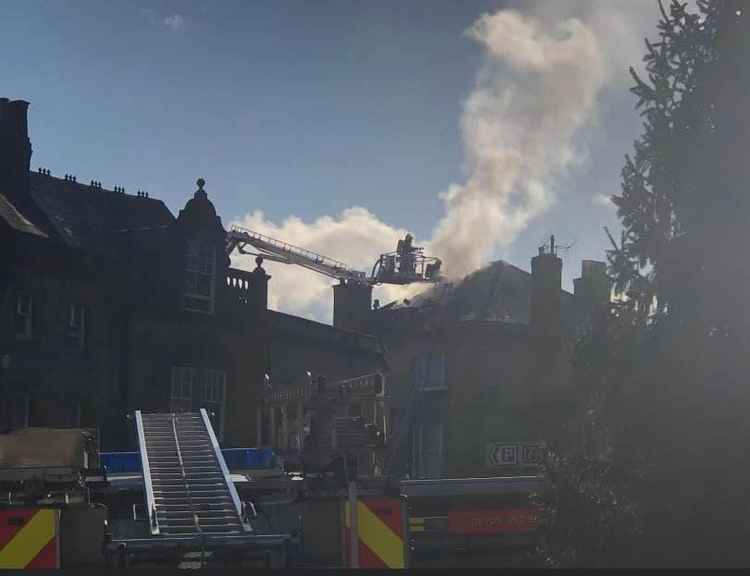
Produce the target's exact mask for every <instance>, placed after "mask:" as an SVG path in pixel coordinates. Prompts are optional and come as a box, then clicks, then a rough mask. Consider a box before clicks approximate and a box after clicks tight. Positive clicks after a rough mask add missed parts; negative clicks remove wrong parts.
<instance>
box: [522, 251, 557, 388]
mask: <svg viewBox="0 0 750 576" xmlns="http://www.w3.org/2000/svg"><path fill="white" fill-rule="evenodd" d="M556 252H557V251H556V247H555V237H554V236H551V237H550V244H549V247H546V246H540V248H539V254H537V255H536V256H534V257H533V258H532V259H531V310H530V311H529V312H530V314H529V317H530V318H529V332H530V343H531V349H532V358H533V360H532V366H535V369H534V370H533V374H532V384H531V385H532V394H534V395H537V394H544V391H546V390H549V389H551V388H554V387H556V384H557V383H556V382H555V379H556V378H559V374H558V370H557V367H558V363H559V356H560V350H561V343H562V315H561V291H562V260H561V259H560V258H559V257H558V256H557V253H556Z"/></svg>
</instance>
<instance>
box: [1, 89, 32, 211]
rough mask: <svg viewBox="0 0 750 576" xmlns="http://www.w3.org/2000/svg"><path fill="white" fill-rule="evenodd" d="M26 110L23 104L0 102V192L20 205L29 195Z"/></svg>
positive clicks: (29, 152) (22, 102)
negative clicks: (0, 190)
mask: <svg viewBox="0 0 750 576" xmlns="http://www.w3.org/2000/svg"><path fill="white" fill-rule="evenodd" d="M28 107H29V103H28V102H26V101H24V100H9V99H8V98H0V189H2V192H3V193H4V194H7V195H9V196H10V198H11V199H13V200H14V201H15V202H18V203H20V204H23V203H24V202H23V200H25V199H26V198H27V197H28V192H29V166H30V162H31V142H30V141H29V130H28V120H27V111H28ZM19 201H21V202H19Z"/></svg>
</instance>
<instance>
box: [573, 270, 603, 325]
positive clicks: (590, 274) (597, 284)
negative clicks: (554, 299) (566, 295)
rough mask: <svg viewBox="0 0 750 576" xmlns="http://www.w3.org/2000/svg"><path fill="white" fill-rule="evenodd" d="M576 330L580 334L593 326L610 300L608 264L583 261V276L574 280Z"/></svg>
mask: <svg viewBox="0 0 750 576" xmlns="http://www.w3.org/2000/svg"><path fill="white" fill-rule="evenodd" d="M573 294H574V297H575V298H574V300H575V312H576V330H577V331H578V333H579V334H581V333H584V332H586V331H587V330H590V329H591V328H593V325H594V323H595V322H596V321H597V319H598V318H600V317H601V314H603V313H605V312H606V310H607V304H608V303H609V300H610V281H609V277H608V276H607V265H606V263H604V262H598V261H596V260H582V261H581V277H580V278H575V279H574V280H573Z"/></svg>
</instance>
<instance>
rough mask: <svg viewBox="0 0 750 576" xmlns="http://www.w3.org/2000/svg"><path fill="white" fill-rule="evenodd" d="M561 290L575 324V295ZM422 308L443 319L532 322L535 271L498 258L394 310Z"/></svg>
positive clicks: (565, 316)
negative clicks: (530, 317)
mask: <svg viewBox="0 0 750 576" xmlns="http://www.w3.org/2000/svg"><path fill="white" fill-rule="evenodd" d="M560 292H561V294H560V296H561V307H562V311H561V312H562V320H563V324H564V325H566V326H572V324H573V322H574V314H575V311H574V307H573V306H574V305H573V295H572V294H571V293H570V292H567V291H565V290H560ZM419 308H432V309H433V310H435V312H437V311H439V313H440V315H441V318H442V319H443V320H448V321H453V322H461V321H472V320H482V321H486V320H491V321H500V322H506V323H514V324H528V323H529V312H530V309H531V273H530V272H527V271H526V270H522V269H521V268H518V267H517V266H514V265H513V264H509V263H508V262H505V261H504V260H497V261H495V262H491V263H490V264H488V265H487V266H485V267H483V268H480V269H479V270H476V271H475V272H472V273H471V274H468V275H467V276H464V277H463V278H461V279H460V280H457V281H455V282H445V283H441V284H437V285H435V286H431V287H430V288H428V289H427V290H425V291H424V292H422V293H420V294H419V295H417V296H415V297H414V298H412V300H411V301H410V302H409V304H408V305H403V304H398V305H396V306H393V307H392V308H391V309H396V310H405V309H419Z"/></svg>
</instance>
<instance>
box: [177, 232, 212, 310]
mask: <svg viewBox="0 0 750 576" xmlns="http://www.w3.org/2000/svg"><path fill="white" fill-rule="evenodd" d="M186 244H187V246H186V250H185V260H184V266H183V276H184V282H183V297H182V303H183V309H184V310H185V311H187V312H198V313H201V314H213V313H214V307H215V300H216V260H217V259H216V246H214V245H212V244H210V243H208V242H206V241H204V240H197V239H188V240H187V242H186ZM203 250H207V252H208V254H204V253H203V252H202V251H203ZM205 256H208V257H207V258H205V259H204V257H205ZM201 276H203V277H208V281H209V285H208V294H203V293H201V292H199V291H198V289H197V286H198V280H199V279H200V277H201ZM190 277H194V278H195V288H194V289H191V288H189V283H188V279H189V278H190ZM191 302H202V303H205V304H206V305H207V308H206V309H204V308H199V307H195V306H190V303H191Z"/></svg>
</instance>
